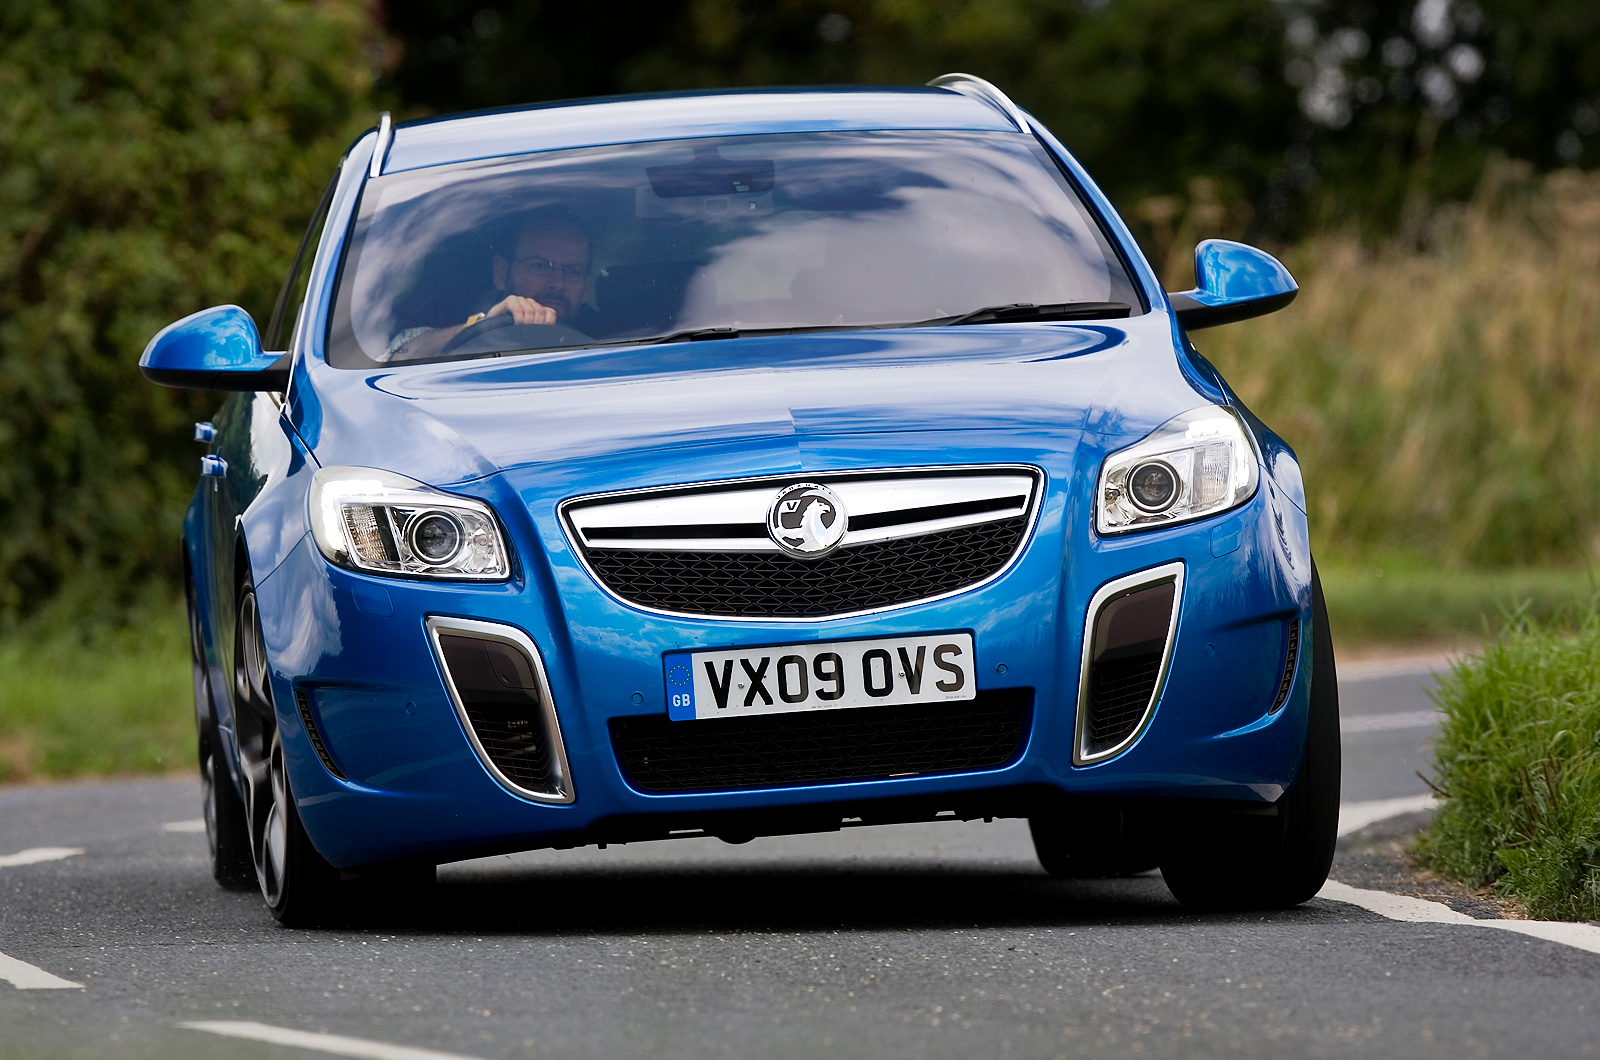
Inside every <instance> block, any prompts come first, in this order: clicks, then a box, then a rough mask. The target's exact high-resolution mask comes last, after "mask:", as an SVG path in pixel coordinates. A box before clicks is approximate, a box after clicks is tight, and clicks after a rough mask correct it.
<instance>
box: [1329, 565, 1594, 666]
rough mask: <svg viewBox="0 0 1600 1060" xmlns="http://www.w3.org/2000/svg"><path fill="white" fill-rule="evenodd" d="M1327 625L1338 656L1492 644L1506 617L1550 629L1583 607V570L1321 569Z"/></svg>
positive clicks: (1586, 594)
mask: <svg viewBox="0 0 1600 1060" xmlns="http://www.w3.org/2000/svg"><path fill="white" fill-rule="evenodd" d="M1319 566H1320V567H1321V569H1320V573H1321V575H1322V590H1323V594H1324V595H1325V596H1326V597H1327V601H1328V623H1329V625H1331V626H1332V627H1333V636H1334V639H1335V641H1336V642H1337V645H1338V647H1339V648H1340V649H1350V648H1365V647H1372V646H1377V645H1382V646H1384V647H1395V648H1403V647H1405V646H1406V645H1420V644H1440V643H1444V642H1452V641H1453V642H1457V643H1460V644H1462V645H1463V646H1465V645H1476V644H1477V643H1478V642H1479V641H1482V640H1484V639H1485V638H1489V637H1493V636H1494V635H1495V634H1496V632H1497V631H1498V630H1499V629H1500V628H1501V626H1502V625H1504V623H1505V621H1506V618H1507V616H1508V615H1511V614H1521V615H1522V616H1524V617H1526V618H1531V619H1533V620H1535V621H1538V622H1549V621H1551V620H1552V619H1555V618H1556V616H1558V615H1561V614H1564V613H1568V612H1571V611H1572V609H1573V608H1574V607H1577V606H1580V605H1582V604H1584V603H1586V602H1587V601H1588V600H1589V599H1590V598H1591V595H1592V594H1593V593H1594V592H1595V590H1596V588H1597V586H1596V585H1595V582H1594V581H1593V580H1592V579H1591V576H1590V574H1589V573H1588V572H1587V571H1583V570H1559V569H1556V570H1552V569H1545V568H1538V567H1531V568H1520V569H1512V570H1490V571H1484V570H1454V571H1452V570H1443V569H1440V568H1438V567H1429V566H1427V565H1425V564H1424V563H1422V562H1421V561H1419V560H1415V559H1411V558H1396V557H1389V558H1385V559H1382V560H1378V561H1373V562H1367V563H1363V564H1360V565H1356V564H1353V563H1337V562H1334V563H1328V564H1325V565H1320V564H1319Z"/></svg>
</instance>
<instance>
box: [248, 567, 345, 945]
mask: <svg viewBox="0 0 1600 1060" xmlns="http://www.w3.org/2000/svg"><path fill="white" fill-rule="evenodd" d="M233 660H234V661H233V665H234V677H233V685H234V717H235V724H236V725H237V726H238V730H239V762H240V768H241V769H242V770H243V771H244V773H245V776H246V782H245V792H246V795H247V796H248V798H247V800H246V806H245V812H246V818H247V822H248V828H247V831H248V834H249V837H250V851H251V855H252V861H253V868H254V877H255V881H256V883H257V885H258V886H259V887H260V888H261V896H262V898H264V899H265V900H266V903H267V909H268V911H269V912H271V913H272V916H273V918H274V919H276V920H277V921H278V922H280V923H282V924H285V925H289V926H297V927H298V926H312V925H315V924H319V923H322V922H323V921H325V920H326V919H327V918H328V917H329V916H330V915H332V913H333V912H334V911H335V909H336V906H337V903H338V899H339V897H340V893H339V892H340V887H339V873H338V870H336V869H335V868H333V866H331V865H329V864H328V862H327V861H326V860H324V859H323V857H322V855H320V854H318V853H317V850H316V848H315V847H314V846H312V845H311V840H310V838H309V837H308V836H307V835H306V833H305V829H304V828H303V827H302V826H301V823H300V814H299V813H298V811H297V810H296V809H295V805H294V796H293V792H292V790H291V789H290V787H289V775H288V772H287V771H286V770H285V768H284V762H283V740H282V739H281V736H280V733H279V730H278V724H277V715H276V713H275V712H274V710H273V700H272V684H271V678H270V675H269V674H268V670H267V653H266V644H265V641H264V640H263V638H262V635H261V620H260V612H259V611H258V610H257V606H256V596H255V587H254V586H253V585H252V584H251V583H250V582H249V581H248V580H246V581H245V582H244V584H242V585H241V586H240V588H239V614H238V622H237V625H236V627H235V636H234V650H233Z"/></svg>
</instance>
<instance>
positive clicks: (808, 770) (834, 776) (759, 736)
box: [611, 688, 1033, 792]
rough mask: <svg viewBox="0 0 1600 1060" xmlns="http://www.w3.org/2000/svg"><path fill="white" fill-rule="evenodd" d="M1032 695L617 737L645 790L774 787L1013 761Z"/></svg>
mask: <svg viewBox="0 0 1600 1060" xmlns="http://www.w3.org/2000/svg"><path fill="white" fill-rule="evenodd" d="M1032 705H1033V690H1032V689H1027V688H1018V689H1004V690H1001V691H995V692H980V693H978V698H977V699H974V700H970V701H968V702H965V703H946V704H938V705H917V706H902V707H861V708H853V709H846V710H824V711H817V712H814V713H807V714H769V715H764V716H761V717H754V718H724V719H714V720H709V721H669V720H667V718H666V717H665V716H664V715H649V716H646V717H633V718H613V719H612V720H611V741H612V745H613V747H614V748H615V750H616V753H617V760H618V762H620V763H621V765H622V768H623V771H624V773H625V774H626V775H627V777H628V781H629V783H631V784H632V785H633V786H634V787H635V788H637V789H638V790H640V791H652V792H661V791H711V790H718V789H728V788H771V787H781V786H783V785H791V784H816V783H828V782H839V781H846V780H872V779H881V778H884V777H889V776H895V775H900V774H912V773H960V772H966V771H970V770H975V769H993V768H995V767H997V766H1002V765H1005V764H1006V763H1007V762H1010V761H1011V760H1012V759H1013V758H1015V757H1016V756H1017V754H1018V753H1019V752H1020V751H1021V749H1022V746H1023V744H1024V743H1025V741H1026V737H1027V733H1028V725H1029V716H1030V712H1031V709H1032Z"/></svg>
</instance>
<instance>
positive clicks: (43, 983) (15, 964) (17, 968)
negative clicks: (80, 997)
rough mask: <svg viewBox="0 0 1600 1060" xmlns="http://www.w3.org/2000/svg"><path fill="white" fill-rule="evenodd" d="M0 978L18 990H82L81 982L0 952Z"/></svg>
mask: <svg viewBox="0 0 1600 1060" xmlns="http://www.w3.org/2000/svg"><path fill="white" fill-rule="evenodd" d="M0 979H4V980H5V981H6V982H8V983H10V984H11V985H12V986H14V987H16V988H17V989H18V990H82V989H83V984H82V983H74V982H73V981H72V980H70V979H62V978H61V977H60V976H57V975H51V974H50V973H49V972H47V971H45V970H44V969H43V968H35V967H34V966H33V965H31V964H29V963H28V962H27V961H19V960H17V959H16V958H15V957H7V956H6V955H5V954H3V953H0Z"/></svg>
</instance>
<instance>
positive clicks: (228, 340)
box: [139, 305, 289, 390]
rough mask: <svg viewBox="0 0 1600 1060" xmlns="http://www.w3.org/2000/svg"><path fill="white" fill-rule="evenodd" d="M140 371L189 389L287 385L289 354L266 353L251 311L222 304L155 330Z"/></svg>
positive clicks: (277, 387) (155, 379)
mask: <svg viewBox="0 0 1600 1060" xmlns="http://www.w3.org/2000/svg"><path fill="white" fill-rule="evenodd" d="M139 371H140V372H142V373H144V377H145V378H146V379H148V380H150V381H151V382H152V383H160V384H161V385H162V386H175V387H184V388H186V389H189V390H283V389H284V388H285V387H287V386H288V385H289V355H288V354H287V353H270V352H267V353H264V352H262V349H261V336H260V335H259V334H257V332H256V322H255V321H254V320H251V319H250V314H249V313H246V312H245V311H244V310H243V309H240V308H239V307H238V306H236V305H220V306H215V307H213V308H211V309H202V310H201V311H200V312H198V313H192V314H190V315H189V316H186V317H184V318H183V319H182V320H180V321H178V322H176V323H174V324H168V325H167V326H166V327H164V328H162V329H161V330H160V331H159V332H157V333H156V337H155V338H153V339H151V340H150V345H148V346H146V347H145V348H144V355H143V356H141V357H140V358H139Z"/></svg>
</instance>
